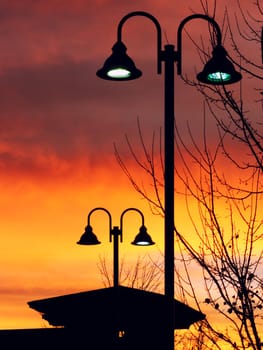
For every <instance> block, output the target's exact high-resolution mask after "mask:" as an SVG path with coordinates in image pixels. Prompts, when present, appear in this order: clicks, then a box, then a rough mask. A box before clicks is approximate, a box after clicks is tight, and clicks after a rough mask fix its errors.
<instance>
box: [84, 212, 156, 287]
mask: <svg viewBox="0 0 263 350" xmlns="http://www.w3.org/2000/svg"><path fill="white" fill-rule="evenodd" d="M95 211H104V212H105V213H106V214H107V215H108V217H109V241H110V242H112V237H113V286H114V287H118V286H119V241H120V242H122V231H123V217H124V215H125V214H126V213H127V212H128V211H135V212H137V213H139V214H140V216H141V219H142V225H141V227H140V230H139V233H138V234H137V235H136V236H135V238H134V241H133V242H132V244H134V245H138V246H149V245H153V244H154V242H153V241H152V239H151V236H150V235H149V234H148V233H147V229H146V227H145V226H144V216H143V213H142V212H141V211H140V210H139V209H137V208H127V209H125V210H124V211H123V212H122V214H121V216H120V226H119V227H118V226H112V217H111V214H110V212H109V211H108V210H107V209H105V208H101V207H98V208H94V209H92V210H91V211H90V212H89V214H88V220H87V221H88V223H87V226H86V228H85V232H84V233H83V234H82V236H81V237H80V240H79V241H78V242H77V243H78V244H81V245H95V244H100V243H101V242H100V241H99V240H98V238H97V236H96V235H95V234H94V232H93V229H92V227H91V225H90V218H91V215H92V214H93V213H94V212H95Z"/></svg>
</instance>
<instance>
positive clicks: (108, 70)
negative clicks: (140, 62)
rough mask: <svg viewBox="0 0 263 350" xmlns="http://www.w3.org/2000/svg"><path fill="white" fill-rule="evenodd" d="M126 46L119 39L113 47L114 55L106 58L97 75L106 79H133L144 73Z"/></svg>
mask: <svg viewBox="0 0 263 350" xmlns="http://www.w3.org/2000/svg"><path fill="white" fill-rule="evenodd" d="M126 51H127V49H126V46H125V45H124V44H123V42H122V41H117V42H116V44H115V45H114V46H113V48H112V55H111V56H110V57H109V58H107V59H106V61H105V63H104V65H103V67H102V68H101V69H99V70H98V71H97V76H98V77H100V78H102V79H106V80H121V81H123V80H133V79H137V78H139V77H140V76H141V75H142V72H141V71H140V70H139V69H137V68H136V66H135V64H134V62H133V60H132V59H131V58H130V57H129V56H128V55H127V54H126Z"/></svg>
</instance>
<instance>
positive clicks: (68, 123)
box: [0, 0, 254, 329]
mask: <svg viewBox="0 0 263 350" xmlns="http://www.w3.org/2000/svg"><path fill="white" fill-rule="evenodd" d="M223 2H224V3H227V5H228V9H229V11H230V13H232V14H233V13H234V10H235V3H236V1H234V0H231V1H229V0H228V1H222V3H223ZM241 2H242V1H241ZM243 2H244V1H243ZM176 3H177V2H176V1H171V0H164V1H157V0H155V1H149V0H143V1H138V0H135V1H132V2H128V1H125V2H123V1H110V0H97V1H87V0H85V1H84V0H74V1H71V0H63V1H53V0H40V1H37V2H34V1H32V0H20V1H18V0H17V1H11V2H10V1H1V4H0V13H1V26H0V47H1V49H0V91H1V93H0V106H1V113H0V120H1V128H0V169H1V172H0V192H1V196H0V215H1V220H0V232H1V236H0V239H1V255H0V261H1V266H2V269H1V274H0V281H1V284H0V329H6V328H28V327H41V326H42V325H43V321H42V320H41V317H40V316H39V315H38V314H37V313H35V312H34V311H33V310H30V309H29V308H28V306H27V301H30V300H34V299H41V298H47V297H51V296H55V295H61V294H66V293H74V292H78V291H83V290H88V289H93V288H101V287H102V280H101V276H100V275H99V271H98V268H97V265H96V264H97V263H98V257H99V255H105V254H107V256H109V259H110V258H111V253H112V246H111V244H109V243H108V221H107V220H108V219H107V217H106V216H105V214H103V213H102V214H98V215H96V217H97V218H94V225H93V226H94V230H96V232H97V233H98V236H99V239H100V240H101V241H103V245H100V246H98V247H81V246H78V245H76V244H75V243H76V241H77V240H78V239H79V237H80V235H81V234H82V232H83V229H84V227H85V225H86V217H87V214H88V212H89V211H90V210H91V209H92V208H94V207H97V206H103V207H105V208H107V209H108V210H109V211H110V212H111V213H112V218H113V224H114V225H119V218H120V214H121V212H122V211H123V210H124V209H126V208H128V207H137V208H139V209H141V210H142V211H143V212H144V214H145V218H146V222H145V224H146V226H147V228H148V231H149V232H150V233H151V235H152V237H153V239H154V240H155V241H156V242H157V245H156V246H154V247H151V248H136V247H131V248H129V250H127V249H128V248H127V247H128V244H129V243H130V242H131V241H132V239H133V238H134V234H136V233H137V228H138V226H139V225H140V220H139V218H138V219H137V218H136V214H132V213H129V214H127V219H125V222H124V224H125V226H124V243H123V245H122V246H121V247H120V250H121V252H122V251H123V252H126V251H127V252H129V255H131V256H133V257H134V259H136V258H137V256H138V253H137V251H138V250H140V249H142V250H143V252H139V254H140V255H141V254H147V253H148V252H150V253H151V254H153V255H154V254H157V255H158V254H159V253H158V251H159V250H162V249H163V221H162V218H161V217H158V216H154V215H152V213H151V210H150V209H149V207H148V204H147V203H146V202H145V201H143V200H142V198H141V197H140V196H139V195H138V194H137V193H136V192H135V191H134V190H133V188H132V186H131V185H130V183H129V181H128V179H127V178H126V177H125V175H124V174H123V173H122V171H121V169H120V167H119V165H118V164H117V161H116V159H115V157H114V150H113V142H116V143H117V145H118V149H119V150H120V152H121V153H122V154H123V155H124V158H125V157H126V156H127V145H126V142H125V136H124V135H125V134H128V135H129V137H130V139H131V140H133V142H134V143H135V144H136V142H137V141H138V135H137V129H136V120H137V117H139V118H140V121H141V126H142V129H143V133H144V137H145V141H146V143H147V144H148V145H150V144H151V137H152V134H153V132H156V133H157V134H158V133H159V128H160V127H162V126H163V76H158V75H157V74H156V57H155V54H156V38H155V29H154V28H153V26H152V24H151V23H150V22H149V21H147V23H146V22H145V19H142V18H139V19H134V20H131V21H129V24H127V25H126V26H125V33H123V39H124V41H125V43H126V45H127V46H129V54H130V55H131V56H133V58H134V59H135V60H136V62H137V66H138V67H139V68H140V69H141V70H142V71H143V72H144V75H143V77H142V78H141V79H139V80H136V81H132V82H124V83H123V84H121V83H120V84H117V83H112V82H108V81H103V80H100V79H98V78H97V77H96V74H95V73H96V70H97V69H98V68H100V67H101V65H102V63H103V62H104V59H105V58H106V57H107V56H108V55H109V54H110V49H111V47H112V45H113V44H114V42H115V40H116V29H117V24H118V22H119V20H120V19H121V18H122V17H123V16H124V15H125V14H127V13H128V12H131V11H135V10H144V11H147V12H150V13H151V14H152V15H154V16H156V17H157V18H158V20H159V21H160V24H161V26H162V30H163V43H166V42H167V41H168V42H169V43H172V44H175V46H176V41H175V40H176V31H177V27H178V25H179V23H180V21H181V20H182V19H183V18H184V17H186V16H188V15H190V14H192V13H193V11H195V12H202V10H201V7H200V4H199V1H198V0H197V1H194V2H193V1H190V0H187V1H184V2H182V3H181V5H178V4H176ZM220 4H221V1H220ZM220 8H221V9H223V5H222V7H220ZM221 18H222V16H221V10H220V9H218V19H219V23H220V20H221ZM189 32H190V33H191V35H193V36H194V38H195V39H196V40H198V39H199V38H200V35H201V34H202V35H203V36H204V37H207V38H208V36H207V25H206V24H205V23H200V22H199V21H197V23H193V24H191V25H190V26H189ZM183 50H184V51H183V70H184V71H186V72H187V74H188V75H189V76H193V74H194V71H195V70H201V68H202V65H201V62H200V61H198V58H197V61H196V62H195V60H194V59H193V57H195V56H194V51H195V49H194V48H193V47H192V46H191V43H190V41H189V40H187V37H186V38H184V41H183ZM244 84H247V85H245V87H247V89H248V90H247V91H250V90H249V88H250V83H249V82H244ZM175 93H176V106H175V110H176V119H177V121H178V123H179V126H180V127H181V128H182V133H183V135H184V132H183V130H184V127H185V122H186V121H191V125H192V127H193V129H194V130H195V131H196V136H197V137H198V135H200V133H201V131H202V126H201V125H200V120H201V119H202V117H203V104H202V100H201V98H200V97H199V96H198V94H197V92H196V91H195V89H194V88H191V87H189V86H185V85H184V83H183V82H182V81H181V80H180V78H178V77H176V87H175ZM251 101H252V102H253V99H252V98H251ZM251 108H254V107H251ZM212 123H213V122H212V121H209V128H211V129H210V132H211V133H210V137H211V140H212V139H213V135H214V130H215V129H214V127H213V124H212ZM178 201H179V199H178ZM178 203H179V202H178ZM104 220H105V221H104ZM92 222H93V221H92ZM95 227H96V229H95ZM126 245H127V246H126ZM122 249H123V250H122Z"/></svg>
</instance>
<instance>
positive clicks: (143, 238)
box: [132, 226, 155, 245]
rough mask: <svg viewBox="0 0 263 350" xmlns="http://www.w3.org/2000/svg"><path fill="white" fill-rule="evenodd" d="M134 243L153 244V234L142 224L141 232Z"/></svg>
mask: <svg viewBox="0 0 263 350" xmlns="http://www.w3.org/2000/svg"><path fill="white" fill-rule="evenodd" d="M132 244H134V245H153V244H155V243H154V242H153V241H152V238H151V236H150V235H149V234H148V233H147V229H146V227H145V226H141V228H140V232H139V233H138V234H137V235H136V237H135V238H134V241H133V242H132Z"/></svg>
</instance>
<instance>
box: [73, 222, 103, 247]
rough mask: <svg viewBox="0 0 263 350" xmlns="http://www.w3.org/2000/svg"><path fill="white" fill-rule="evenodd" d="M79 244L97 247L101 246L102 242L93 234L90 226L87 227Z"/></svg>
mask: <svg viewBox="0 0 263 350" xmlns="http://www.w3.org/2000/svg"><path fill="white" fill-rule="evenodd" d="M77 244H81V245H95V244H100V241H99V240H98V238H97V236H96V235H95V234H94V233H93V231H92V227H91V226H90V225H87V226H86V228H85V232H84V233H83V235H82V236H81V237H80V240H79V241H78V242H77Z"/></svg>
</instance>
